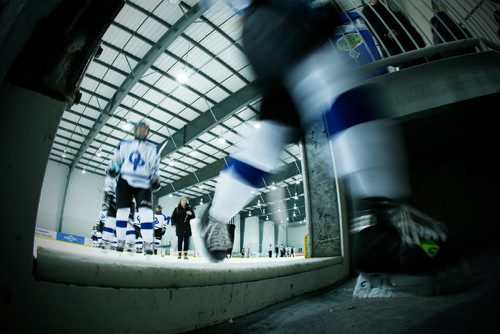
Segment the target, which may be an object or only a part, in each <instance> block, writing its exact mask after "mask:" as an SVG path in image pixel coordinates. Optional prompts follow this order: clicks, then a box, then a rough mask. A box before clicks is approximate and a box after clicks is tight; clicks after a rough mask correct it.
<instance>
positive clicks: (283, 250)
mask: <svg viewBox="0 0 500 334" xmlns="http://www.w3.org/2000/svg"><path fill="white" fill-rule="evenodd" d="M285 254H286V249H285V246H284V245H283V244H281V246H280V257H285Z"/></svg>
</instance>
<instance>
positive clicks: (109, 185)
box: [99, 166, 116, 249]
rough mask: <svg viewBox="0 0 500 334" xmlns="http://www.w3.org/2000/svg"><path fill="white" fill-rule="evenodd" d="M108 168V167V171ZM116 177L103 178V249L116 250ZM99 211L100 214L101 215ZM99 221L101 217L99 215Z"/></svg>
mask: <svg viewBox="0 0 500 334" xmlns="http://www.w3.org/2000/svg"><path fill="white" fill-rule="evenodd" d="M109 168H110V166H108V169H109ZM115 189H116V177H112V176H109V175H106V177H105V178H104V199H103V205H102V206H103V208H105V212H106V215H105V216H104V226H103V228H102V243H101V248H103V249H115V248H116V242H115V238H116V230H115V228H116V194H115ZM103 212H104V210H103V211H101V213H103ZM99 219H101V215H99ZM113 244H114V245H113Z"/></svg>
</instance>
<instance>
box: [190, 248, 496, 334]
mask: <svg viewBox="0 0 500 334" xmlns="http://www.w3.org/2000/svg"><path fill="white" fill-rule="evenodd" d="M499 250H500V247H498V245H497V246H493V247H490V248H488V249H483V250H479V251H475V252H474V253H470V254H468V255H466V256H465V259H466V263H467V265H468V272H469V277H470V283H469V284H467V286H466V288H465V289H464V290H462V291H460V292H456V293H454V294H448V295H440V296H430V297H424V296H415V297H399V298H365V299H355V298H352V292H353V289H354V284H355V278H352V279H349V280H347V281H345V282H343V283H342V284H340V285H338V286H336V287H332V288H330V289H326V290H323V291H318V292H315V293H311V294H307V295H303V296H299V297H296V298H294V299H292V300H289V301H286V302H283V303H280V304H276V305H273V306H271V307H268V308H265V309H263V310H260V311H258V312H255V313H253V314H249V315H246V316H244V317H241V318H237V319H232V321H230V322H226V323H223V324H219V325H215V326H210V327H206V328H201V329H199V330H195V331H191V332H189V333H191V334H195V333H200V334H201V333H203V334H210V333H218V334H221V333H234V334H237V333H301V334H303V333H314V334H320V333H328V334H331V333H340V334H354V333H370V334H379V333H380V334H382V333H391V334H392V333H418V334H423V333H426V334H427V333H436V334H437V333H439V334H441V333H450V334H451V333H453V334H456V333H496V334H498V333H500V313H499V311H500V305H499V304H500V298H499V297H500V256H499V254H500V252H499Z"/></svg>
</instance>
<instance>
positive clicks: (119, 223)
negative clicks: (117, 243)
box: [116, 208, 130, 240]
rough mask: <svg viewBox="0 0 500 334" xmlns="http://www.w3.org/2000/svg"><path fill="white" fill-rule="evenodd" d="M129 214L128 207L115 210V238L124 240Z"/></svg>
mask: <svg viewBox="0 0 500 334" xmlns="http://www.w3.org/2000/svg"><path fill="white" fill-rule="evenodd" d="M129 214H130V208H119V209H118V210H116V239H118V240H125V236H126V234H127V225H128V215H129Z"/></svg>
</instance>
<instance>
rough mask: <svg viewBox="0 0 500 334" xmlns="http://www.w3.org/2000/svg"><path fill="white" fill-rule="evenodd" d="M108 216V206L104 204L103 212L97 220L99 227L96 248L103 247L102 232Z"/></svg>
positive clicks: (96, 232) (97, 227)
mask: <svg viewBox="0 0 500 334" xmlns="http://www.w3.org/2000/svg"><path fill="white" fill-rule="evenodd" d="M107 216H108V205H107V204H106V203H103V204H102V209H101V212H99V217H98V218H97V225H96V229H95V230H96V231H95V234H96V238H97V242H96V245H95V246H96V247H101V245H102V230H103V229H104V222H105V221H106V217H107Z"/></svg>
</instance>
